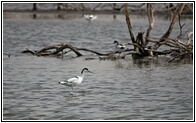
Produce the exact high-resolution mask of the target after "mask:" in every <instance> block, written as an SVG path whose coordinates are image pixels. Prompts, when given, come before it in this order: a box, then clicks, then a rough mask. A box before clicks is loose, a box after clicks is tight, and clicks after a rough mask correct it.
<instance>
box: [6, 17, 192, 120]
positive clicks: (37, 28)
mask: <svg viewBox="0 0 196 123" xmlns="http://www.w3.org/2000/svg"><path fill="white" fill-rule="evenodd" d="M112 18H113V17H112V15H111V16H109V15H102V17H98V19H97V20H95V21H93V22H92V23H90V24H89V23H88V22H87V21H85V20H84V19H82V18H78V19H73V20H58V19H54V20H12V19H11V20H10V19H8V20H4V23H3V52H6V53H10V54H11V57H7V55H6V54H4V56H3V119H4V120H192V119H193V65H192V64H181V63H167V62H162V61H161V60H160V59H158V60H154V61H153V62H149V61H142V62H140V63H138V61H134V60H132V59H131V57H127V58H126V59H125V60H122V59H121V60H114V61H111V60H103V61H102V60H98V57H97V56H96V55H94V54H93V55H92V54H90V53H88V52H82V53H83V54H84V55H85V56H84V57H79V58H76V57H75V54H74V53H68V54H67V55H66V56H65V57H64V58H63V59H58V58H52V57H37V56H32V55H29V54H22V53H21V51H22V50H24V49H25V48H29V49H40V48H42V47H44V46H49V45H53V44H56V43H60V42H63V43H70V44H72V45H74V46H76V47H86V48H89V49H94V50H96V51H99V52H108V51H111V50H113V47H114V46H113V41H114V40H119V41H120V42H122V43H123V42H124V43H125V42H128V41H130V39H129V34H128V31H127V26H126V22H125V20H124V16H117V17H116V20H113V19H112ZM191 21H192V20H186V21H185V22H186V26H185V27H184V28H183V29H184V33H186V32H189V31H190V30H192V22H191ZM132 23H133V29H134V32H135V33H136V32H138V31H140V30H141V29H147V27H148V23H147V21H146V20H145V19H144V20H142V19H139V20H138V19H133V21H132ZM167 25H168V22H165V21H157V22H156V23H155V29H154V31H152V35H156V36H157V37H159V36H160V35H162V34H163V33H164V32H165V30H166V29H167ZM174 28H176V29H177V28H178V27H177V26H176V27H174ZM156 29H157V30H159V31H156ZM175 34H178V31H177V30H174V32H173V34H172V35H175ZM163 48H164V47H163ZM89 56H90V57H93V58H95V59H93V60H85V58H86V57H89ZM84 67H88V68H89V69H90V70H91V71H93V72H94V73H95V74H88V75H86V76H85V78H84V81H83V83H82V84H80V85H79V86H77V87H75V88H74V95H73V96H70V95H69V87H66V86H62V85H59V84H58V82H59V81H61V80H64V79H67V78H70V77H72V76H74V75H78V74H80V71H81V69H82V68H84Z"/></svg>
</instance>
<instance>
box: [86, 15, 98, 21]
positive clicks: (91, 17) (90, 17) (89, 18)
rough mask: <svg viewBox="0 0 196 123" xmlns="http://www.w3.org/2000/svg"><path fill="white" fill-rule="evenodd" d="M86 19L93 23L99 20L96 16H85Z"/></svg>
mask: <svg viewBox="0 0 196 123" xmlns="http://www.w3.org/2000/svg"><path fill="white" fill-rule="evenodd" d="M83 17H84V19H86V20H87V21H92V20H95V19H97V16H96V15H83Z"/></svg>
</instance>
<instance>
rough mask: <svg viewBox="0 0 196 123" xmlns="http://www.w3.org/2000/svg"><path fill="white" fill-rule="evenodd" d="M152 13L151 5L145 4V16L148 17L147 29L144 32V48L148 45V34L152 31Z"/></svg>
mask: <svg viewBox="0 0 196 123" xmlns="http://www.w3.org/2000/svg"><path fill="white" fill-rule="evenodd" d="M153 12H154V10H153V9H152V5H151V4H150V3H147V15H148V23H149V26H148V29H147V32H146V41H145V46H147V45H148V42H149V41H148V40H147V38H148V37H149V36H150V32H151V30H152V28H153V27H154V16H153Z"/></svg>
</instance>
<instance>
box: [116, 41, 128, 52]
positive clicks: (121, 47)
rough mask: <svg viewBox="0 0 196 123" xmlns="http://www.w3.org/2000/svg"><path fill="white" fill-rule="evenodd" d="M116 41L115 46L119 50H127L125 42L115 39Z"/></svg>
mask: <svg viewBox="0 0 196 123" xmlns="http://www.w3.org/2000/svg"><path fill="white" fill-rule="evenodd" d="M114 43H115V44H116V46H115V49H116V50H117V51H118V52H120V53H121V52H124V51H126V49H127V48H126V46H125V45H124V44H119V43H118V41H114Z"/></svg>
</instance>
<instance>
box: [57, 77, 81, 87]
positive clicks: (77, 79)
mask: <svg viewBox="0 0 196 123" xmlns="http://www.w3.org/2000/svg"><path fill="white" fill-rule="evenodd" d="M83 79H84V74H82V75H81V76H75V77H73V78H70V79H68V80H66V81H61V82H59V84H62V85H66V86H69V87H74V86H77V85H79V84H80V83H82V81H83Z"/></svg>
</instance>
